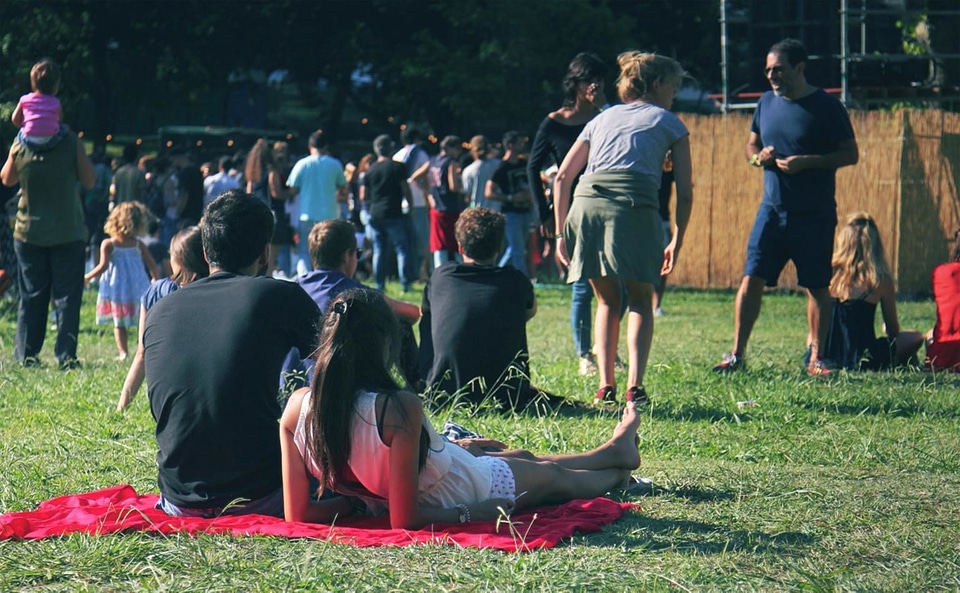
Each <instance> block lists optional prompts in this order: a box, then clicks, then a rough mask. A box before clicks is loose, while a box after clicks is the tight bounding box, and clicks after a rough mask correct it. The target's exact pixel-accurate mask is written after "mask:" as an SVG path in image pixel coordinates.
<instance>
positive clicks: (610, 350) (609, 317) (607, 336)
mask: <svg viewBox="0 0 960 593" xmlns="http://www.w3.org/2000/svg"><path fill="white" fill-rule="evenodd" d="M590 286H592V287H593V293H594V294H595V295H596V297H597V315H596V320H595V321H594V326H595V330H594V331H595V332H596V335H595V336H594V338H595V341H596V343H597V367H598V369H599V370H600V387H604V386H606V385H616V384H617V380H616V377H615V376H614V361H616V359H617V343H619V341H620V298H621V297H620V295H621V289H620V280H619V279H618V278H615V277H610V276H608V277H606V278H591V279H590Z"/></svg>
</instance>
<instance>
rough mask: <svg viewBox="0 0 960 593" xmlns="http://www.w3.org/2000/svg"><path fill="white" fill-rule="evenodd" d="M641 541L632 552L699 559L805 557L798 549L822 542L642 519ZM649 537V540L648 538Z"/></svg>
mask: <svg viewBox="0 0 960 593" xmlns="http://www.w3.org/2000/svg"><path fill="white" fill-rule="evenodd" d="M636 525H637V527H638V528H639V533H638V537H634V538H632V539H630V540H628V541H627V542H626V546H627V547H628V548H642V549H645V550H655V551H658V550H673V551H677V552H680V553H689V554H694V555H697V556H707V555H718V554H729V553H730V552H747V553H751V554H801V553H802V551H801V550H798V549H794V548H803V547H809V546H812V545H815V544H816V543H817V542H818V541H819V540H818V539H817V538H816V537H814V536H812V535H809V534H806V533H800V532H796V531H784V532H781V533H774V534H770V533H764V532H762V531H749V530H741V529H737V530H726V529H724V528H723V527H721V526H719V525H714V524H710V523H703V522H700V521H687V520H680V519H655V518H650V517H640V518H639V519H637V520H636ZM644 536H647V537H644Z"/></svg>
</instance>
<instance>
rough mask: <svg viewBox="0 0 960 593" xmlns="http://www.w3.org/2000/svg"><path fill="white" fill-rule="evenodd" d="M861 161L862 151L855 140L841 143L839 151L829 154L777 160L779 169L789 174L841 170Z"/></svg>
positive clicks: (797, 156) (796, 156)
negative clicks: (809, 170) (814, 170)
mask: <svg viewBox="0 0 960 593" xmlns="http://www.w3.org/2000/svg"><path fill="white" fill-rule="evenodd" d="M859 161H860V149H859V148H858V147H857V141H856V140H855V139H853V138H851V139H849V140H845V141H843V142H841V143H840V144H839V145H838V146H837V149H836V150H834V151H833V152H828V153H827V154H798V155H794V156H789V157H785V158H782V159H777V168H778V169H780V170H781V171H783V172H784V173H787V174H793V173H799V172H800V171H805V170H806V169H839V168H840V167H848V166H850V165H856V164H857V162H859Z"/></svg>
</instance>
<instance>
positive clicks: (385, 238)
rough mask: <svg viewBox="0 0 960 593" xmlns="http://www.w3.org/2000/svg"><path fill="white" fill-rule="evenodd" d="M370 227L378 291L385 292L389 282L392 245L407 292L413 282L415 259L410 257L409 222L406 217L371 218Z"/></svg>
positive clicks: (401, 279)
mask: <svg viewBox="0 0 960 593" xmlns="http://www.w3.org/2000/svg"><path fill="white" fill-rule="evenodd" d="M369 226H370V229H371V230H372V231H373V276H374V279H375V280H376V282H377V289H378V290H383V289H384V285H385V284H386V282H387V269H388V267H389V265H388V263H387V262H388V260H387V256H388V255H389V253H390V247H391V245H392V247H393V249H394V250H395V251H396V254H397V272H398V273H399V274H400V284H401V285H402V286H403V289H404V290H407V289H408V288H410V282H411V281H412V280H413V267H412V264H413V258H412V257H410V256H411V253H410V246H411V244H412V243H413V242H412V241H411V237H410V230H411V226H410V223H409V221H408V220H407V219H406V218H405V217H401V218H371V219H370V225H369Z"/></svg>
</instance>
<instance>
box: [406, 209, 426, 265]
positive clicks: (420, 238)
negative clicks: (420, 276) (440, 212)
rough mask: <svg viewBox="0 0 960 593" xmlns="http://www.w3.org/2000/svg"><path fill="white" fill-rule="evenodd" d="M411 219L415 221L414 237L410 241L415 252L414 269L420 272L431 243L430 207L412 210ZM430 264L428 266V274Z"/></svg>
mask: <svg viewBox="0 0 960 593" xmlns="http://www.w3.org/2000/svg"><path fill="white" fill-rule="evenodd" d="M410 218H411V219H412V220H413V235H412V237H411V240H410V245H411V249H412V251H413V255H414V257H413V269H414V270H419V269H420V266H421V264H422V263H423V260H424V258H425V257H426V256H427V245H428V244H429V243H428V242H429V241H430V207H429V206H417V207H414V208H411V209H410ZM429 271H430V264H427V272H429Z"/></svg>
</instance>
